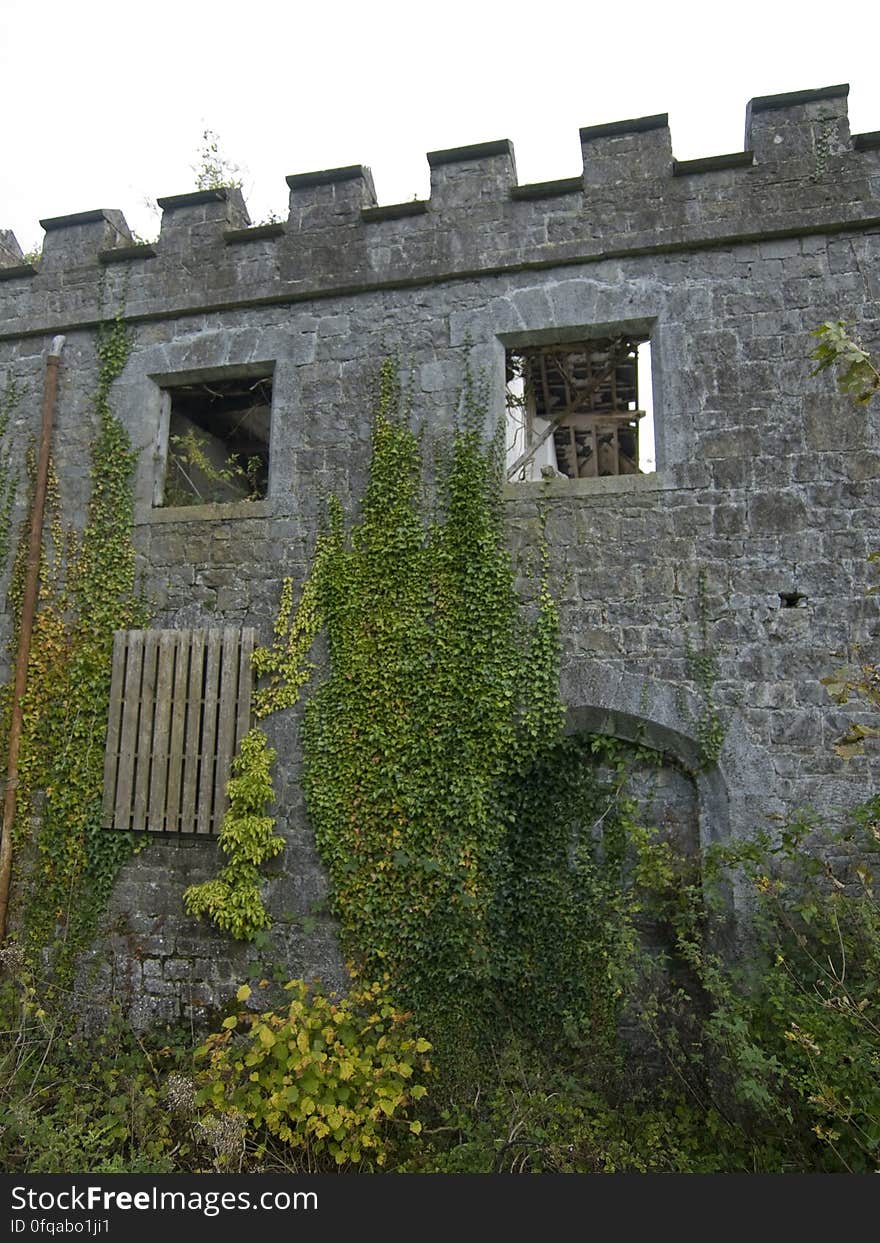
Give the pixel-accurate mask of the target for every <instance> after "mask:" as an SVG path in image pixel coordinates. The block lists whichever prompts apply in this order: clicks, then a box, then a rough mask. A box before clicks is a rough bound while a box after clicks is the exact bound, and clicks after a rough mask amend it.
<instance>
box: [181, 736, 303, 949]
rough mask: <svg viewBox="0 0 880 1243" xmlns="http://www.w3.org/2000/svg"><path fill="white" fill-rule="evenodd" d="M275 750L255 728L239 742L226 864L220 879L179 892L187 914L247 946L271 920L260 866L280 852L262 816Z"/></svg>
mask: <svg viewBox="0 0 880 1243" xmlns="http://www.w3.org/2000/svg"><path fill="white" fill-rule="evenodd" d="M274 761H275V751H274V750H273V749H272V748H271V747H270V746H269V745H268V743H267V741H266V735H265V734H264V733H263V731H262V730H261V729H259V728H254V729H252V730H251V731H250V732H249V733H248V734H246V735H245V736H244V738H242V740H241V743H240V744H239V749H238V754H237V755H236V757H235V760H234V761H233V764H232V773H233V775H232V777H231V778H230V780H229V782H228V784H227V786H226V791H227V794H228V795H229V808H228V810H227V812H226V815H225V816H224V817H223V824H222V826H221V828H220V849H221V850H222V852H223V853H224V854H225V855H226V857H227V859H228V860H229V862H228V863H227V864H226V866H225V867H224V868H223V869H222V871H221V872H220V875H219V876H215V877H213V878H212V879H211V880H208V881H205V882H204V883H203V884H201V885H191V886H190V887H189V889H187V890H186V891H185V892H184V895H183V903H184V907H185V908H186V910H187V912H188V913H189V914H190V915H195V916H196V917H207V918H208V919H211V920H213V922H214V923H215V924H216V925H217V927H218V928H219V929H220V930H221V931H222V932H228V933H230V934H231V935H232V936H233V937H236V938H237V939H238V940H244V941H250V940H252V939H253V938H254V937H255V936H256V934H257V933H258V932H259V931H260V930H261V929H263V928H268V927H269V924H270V923H271V920H270V918H269V913H268V912H267V910H266V908H265V906H264V905H263V900H262V897H261V895H260V879H261V878H260V871H259V868H260V864H261V863H263V862H265V860H267V859H271V858H273V857H274V856H275V855H277V854H278V853H279V851H281V850H283V849H284V842H283V840H282V839H281V838H280V837H278V836H277V834H276V833H274V832H273V830H274V826H275V820H274V817H272V816H268V815H266V814H265V810H266V806H267V805H268V804H269V803H271V802H272V801H273V800H274V797H275V792H274V790H273V788H272V776H271V770H272V764H273V763H274Z"/></svg>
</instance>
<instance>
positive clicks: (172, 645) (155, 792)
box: [146, 630, 177, 833]
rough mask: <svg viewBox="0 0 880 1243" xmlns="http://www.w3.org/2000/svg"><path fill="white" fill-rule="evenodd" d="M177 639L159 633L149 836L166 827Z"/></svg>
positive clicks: (147, 824)
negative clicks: (169, 745)
mask: <svg viewBox="0 0 880 1243" xmlns="http://www.w3.org/2000/svg"><path fill="white" fill-rule="evenodd" d="M176 651H177V639H176V635H175V634H174V631H173V630H160V631H159V642H158V648H157V654H158V665H157V669H156V709H155V713H154V716H153V739H152V748H151V751H152V764H151V769H150V801H149V810H148V812H147V823H146V827H147V828H148V829H149V830H150V832H151V833H164V832H165V828H166V803H165V797H166V794H167V788H168V740H169V736H170V734H171V704H172V690H173V688H174V657H175V654H176Z"/></svg>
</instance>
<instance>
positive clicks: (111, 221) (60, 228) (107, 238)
mask: <svg viewBox="0 0 880 1243" xmlns="http://www.w3.org/2000/svg"><path fill="white" fill-rule="evenodd" d="M40 225H41V226H42V228H43V229H45V231H46V237H45V240H44V242H43V253H42V256H41V258H40V268H41V269H43V268H45V269H46V270H54V271H58V270H60V269H62V268H68V267H77V266H80V265H81V264H83V263H87V262H90V261H96V260H97V258H98V255H99V254H100V252H101V251H102V250H109V249H111V248H112V247H114V246H130V245H131V243H132V236H131V230H130V229H129V227H128V225H127V224H126V221H125V217H124V216H123V214H122V212H121V211H116V210H115V209H112V208H111V209H107V208H99V209H98V210H97V211H81V212H75V213H73V214H72V215H69V216H53V217H51V218H50V219H48V220H41V221H40Z"/></svg>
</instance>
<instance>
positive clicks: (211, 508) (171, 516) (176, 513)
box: [135, 497, 275, 526]
mask: <svg viewBox="0 0 880 1243" xmlns="http://www.w3.org/2000/svg"><path fill="white" fill-rule="evenodd" d="M274 516H275V505H274V503H273V502H272V501H271V500H270V499H269V498H268V497H266V498H264V499H263V500H261V501H225V502H223V503H218V504H211V505H167V506H166V505H163V506H161V507H159V508H154V509H148V510H146V511H144V512H143V513H142V514H141V515H140V516H139V519H138V521H137V522H136V523H135V525H136V526H154V525H156V524H161V523H165V522H221V521H222V522H229V521H237V520H238V519H243V518H273V517H274Z"/></svg>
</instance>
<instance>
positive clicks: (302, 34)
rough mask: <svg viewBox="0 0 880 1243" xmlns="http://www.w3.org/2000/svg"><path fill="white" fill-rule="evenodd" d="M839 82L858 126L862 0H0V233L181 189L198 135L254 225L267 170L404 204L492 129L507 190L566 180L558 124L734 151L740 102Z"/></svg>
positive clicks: (865, 80) (137, 207)
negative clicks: (227, 164) (506, 141)
mask: <svg viewBox="0 0 880 1243" xmlns="http://www.w3.org/2000/svg"><path fill="white" fill-rule="evenodd" d="M838 82H848V83H849V84H850V97H849V106H850V121H851V125H852V129H853V132H855V133H858V132H863V131H866V130H878V129H880V3H877V2H876V0H852V2H851V3H848V4H840V5H834V4H830V3H828V0H822V3H814V2H813V0H800V2H798V3H789V2H788V0H785V2H781V0H731V2H730V3H727V4H718V3H713V0H703V2H701V3H690V2H685V0H681V2H678V0H656V2H655V3H645V2H643V0H631V2H630V3H628V4H623V3H618V4H608V5H603V6H602V7H601V8H600V6H598V5H597V4H595V3H589V2H588V0H579V2H577V3H572V2H571V0H569V3H562V2H561V0H531V2H530V3H523V2H521V0H507V2H506V3H499V2H497V0H437V2H436V3H434V4H425V3H418V2H417V0H416V2H411V3H400V2H399V0H360V2H359V3H352V2H351V0H330V2H325V3H321V2H320V0H310V2H309V3H308V4H301V3H297V0H286V2H283V0H262V2H260V0H256V2H255V3H252V4H244V3H241V2H240V0H239V2H238V3H235V4H232V3H228V2H227V0H213V3H212V2H211V0H208V2H207V3H203V4H194V3H190V2H189V0H152V3H150V4H147V5H137V6H131V5H126V4H124V3H121V2H120V0H112V2H110V0H80V2H79V3H76V2H74V0H63V2H62V0H42V2H41V3H39V4H34V2H33V0H0V117H2V118H3V123H2V131H0V132H2V161H0V227H2V228H11V229H13V230H14V231H15V233H16V235H17V236H18V239H19V242H20V243H21V244H22V246H23V247H24V248H25V249H26V250H27V249H32V248H33V247H35V246H37V245H39V244H40V242H41V240H42V230H41V229H40V227H39V223H38V222H39V219H40V218H41V217H47V216H59V215H64V214H66V213H68V212H76V211H86V210H89V209H91V208H96V207H115V208H120V209H121V210H122V211H123V212H124V213H125V216H126V218H127V220H128V222H129V224H130V225H131V226H132V227H133V228H134V229H136V230H137V231H138V232H139V233H141V234H142V235H144V236H153V235H155V233H156V232H157V228H158V218H157V216H156V213H155V209H153V211H152V212H151V210H150V207H149V202H150V200H155V199H156V198H157V197H160V196H162V195H167V194H180V193H183V192H185V191H187V190H189V189H192V188H193V185H194V180H195V173H194V171H193V168H194V166H195V165H197V163H198V153H199V149H200V146H201V135H202V133H203V131H204V130H205V129H206V128H209V129H211V130H213V131H214V132H216V133H217V134H218V135H219V137H220V140H221V149H222V150H223V152H224V153H225V154H226V156H227V157H228V158H229V159H230V160H232V161H234V162H235V163H237V164H238V165H240V166H241V169H242V177H243V188H244V191H245V195H246V198H247V201H248V205H249V208H250V213H251V217H252V218H253V219H254V220H257V219H261V218H265V217H266V216H267V215H268V214H269V213H270V212H274V213H276V214H277V215H278V216H281V217H282V218H283V217H285V216H286V212H287V187H286V186H285V183H284V177H285V175H286V174H288V173H296V172H308V171H311V170H313V169H318V168H332V167H335V166H338V165H342V164H367V165H369V166H370V167H371V168H372V171H373V176H374V179H375V183H376V190H377V193H378V197H379V201H380V202H381V203H395V202H400V201H402V200H404V199H411V198H412V197H413V196H414V195H417V196H418V197H424V196H425V195H427V192H428V166H427V162H426V160H425V152H427V151H431V150H435V149H438V148H442V147H453V146H460V145H463V144H467V143H474V142H483V141H486V140H489V139H494V138H510V139H512V140H513V142H514V145H515V148H516V160H517V168H518V175H519V180H520V182H528V181H544V180H548V179H551V178H557V177H571V176H574V175H576V174H577V173H579V172H580V168H581V159H580V146H579V141H578V128H579V127H580V126H582V125H594V124H599V123H601V122H606V121H614V120H620V119H623V118H627V117H635V116H643V115H646V114H650V113H655V112H668V113H669V117H670V125H671V128H672V141H673V148H674V152H675V155H676V157H677V158H679V159H692V158H695V157H697V156H702V155H717V154H721V153H723V152H727V151H736V150H741V149H742V145H743V122H744V116H745V107H746V103H747V102H748V100H749V99H750V98H751V97H752V96H755V95H770V94H776V93H778V92H782V91H793V90H802V89H807V88H814V87H820V86H828V85H832V84H834V83H838Z"/></svg>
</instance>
